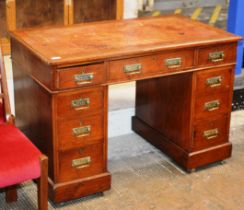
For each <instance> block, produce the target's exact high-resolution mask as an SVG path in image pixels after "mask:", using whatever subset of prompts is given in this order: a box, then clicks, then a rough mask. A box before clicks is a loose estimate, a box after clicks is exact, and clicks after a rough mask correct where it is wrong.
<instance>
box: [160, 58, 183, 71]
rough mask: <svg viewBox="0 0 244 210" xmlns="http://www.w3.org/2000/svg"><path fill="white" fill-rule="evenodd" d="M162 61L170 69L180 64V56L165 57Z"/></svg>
mask: <svg viewBox="0 0 244 210" xmlns="http://www.w3.org/2000/svg"><path fill="white" fill-rule="evenodd" d="M164 63H165V65H166V66H167V67H168V68H170V69H174V68H179V67H181V65H182V58H170V59H166V60H165V61H164Z"/></svg>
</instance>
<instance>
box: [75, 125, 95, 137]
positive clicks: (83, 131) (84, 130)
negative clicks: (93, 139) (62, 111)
mask: <svg viewBox="0 0 244 210" xmlns="http://www.w3.org/2000/svg"><path fill="white" fill-rule="evenodd" d="M72 132H73V135H74V136H76V137H78V138H79V137H83V136H87V135H90V133H91V126H90V125H88V126H83V127H79V128H73V129H72Z"/></svg>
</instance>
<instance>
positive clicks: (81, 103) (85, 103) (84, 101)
mask: <svg viewBox="0 0 244 210" xmlns="http://www.w3.org/2000/svg"><path fill="white" fill-rule="evenodd" d="M89 105H90V99H89V98H79V99H76V100H73V101H71V107H72V108H74V109H75V110H81V109H87V108H88V107H89Z"/></svg>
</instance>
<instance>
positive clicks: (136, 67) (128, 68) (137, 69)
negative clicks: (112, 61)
mask: <svg viewBox="0 0 244 210" xmlns="http://www.w3.org/2000/svg"><path fill="white" fill-rule="evenodd" d="M141 69H142V65H141V64H140V63H137V64H131V65H125V66H124V72H125V73H126V74H139V73H141Z"/></svg>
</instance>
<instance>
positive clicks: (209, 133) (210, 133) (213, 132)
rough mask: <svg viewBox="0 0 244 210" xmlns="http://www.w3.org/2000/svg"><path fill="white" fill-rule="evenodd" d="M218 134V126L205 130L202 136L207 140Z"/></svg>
mask: <svg viewBox="0 0 244 210" xmlns="http://www.w3.org/2000/svg"><path fill="white" fill-rule="evenodd" d="M218 135H219V130H218V128H215V129H211V130H207V131H204V132H203V137H204V138H205V139H207V140H211V139H214V138H217V137H218Z"/></svg>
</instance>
